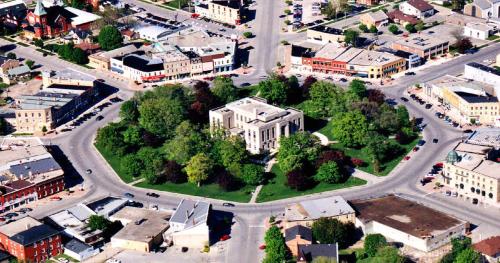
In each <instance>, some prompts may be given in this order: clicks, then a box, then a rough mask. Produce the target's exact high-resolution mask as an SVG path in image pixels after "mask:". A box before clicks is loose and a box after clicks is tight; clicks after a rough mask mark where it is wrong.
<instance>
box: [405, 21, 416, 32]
mask: <svg viewBox="0 0 500 263" xmlns="http://www.w3.org/2000/svg"><path fill="white" fill-rule="evenodd" d="M405 29H406V31H408V33H415V26H414V25H413V24H410V23H408V24H406V26H405Z"/></svg>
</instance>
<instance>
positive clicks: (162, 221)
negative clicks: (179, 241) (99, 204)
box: [111, 206, 171, 242]
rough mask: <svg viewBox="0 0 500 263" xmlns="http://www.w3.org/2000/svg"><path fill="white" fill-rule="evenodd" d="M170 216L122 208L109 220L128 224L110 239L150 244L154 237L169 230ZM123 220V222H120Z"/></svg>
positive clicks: (152, 211) (168, 214)
mask: <svg viewBox="0 0 500 263" xmlns="http://www.w3.org/2000/svg"><path fill="white" fill-rule="evenodd" d="M170 216H171V214H170V213H169V212H164V211H154V210H149V209H145V208H136V207H130V206H127V207H124V208H122V209H121V210H120V211H118V212H117V213H115V214H114V215H113V216H112V217H111V218H112V219H113V220H120V221H121V222H122V223H123V222H129V223H128V224H126V225H125V227H123V228H122V229H121V230H120V231H119V232H118V233H116V235H114V236H113V237H112V238H111V239H122V240H133V241H137V242H150V241H151V240H152V239H153V238H154V237H155V236H157V235H158V234H161V233H163V232H165V231H166V230H167V229H168V228H169V222H168V220H169V218H170ZM122 220H123V221H122Z"/></svg>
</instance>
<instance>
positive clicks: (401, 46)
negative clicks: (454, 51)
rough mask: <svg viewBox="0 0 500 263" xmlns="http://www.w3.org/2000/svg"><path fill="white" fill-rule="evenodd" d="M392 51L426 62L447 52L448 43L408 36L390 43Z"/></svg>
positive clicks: (425, 37)
mask: <svg viewBox="0 0 500 263" xmlns="http://www.w3.org/2000/svg"><path fill="white" fill-rule="evenodd" d="M391 48H392V49H395V50H401V51H406V52H409V53H413V54H417V55H419V56H420V57H421V58H423V59H425V60H427V59H431V58H433V57H437V56H441V55H444V54H446V53H447V52H448V49H449V41H448V40H444V39H440V38H434V37H429V36H423V35H416V36H410V37H408V38H405V39H401V40H398V41H395V42H393V43H392V47H391Z"/></svg>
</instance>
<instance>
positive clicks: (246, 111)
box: [209, 97, 304, 154]
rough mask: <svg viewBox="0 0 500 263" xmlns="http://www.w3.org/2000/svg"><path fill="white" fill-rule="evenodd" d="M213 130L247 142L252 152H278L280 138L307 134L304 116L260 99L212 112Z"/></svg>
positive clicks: (246, 100) (211, 122) (235, 102)
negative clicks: (301, 132)
mask: <svg viewBox="0 0 500 263" xmlns="http://www.w3.org/2000/svg"><path fill="white" fill-rule="evenodd" d="M209 119H210V128H211V131H212V132H214V131H215V130H216V129H224V130H225V131H227V132H228V133H229V134H231V135H237V136H241V137H243V138H244V139H245V142H246V148H247V150H248V151H249V152H251V153H254V154H258V153H262V152H266V151H276V150H277V149H278V148H279V138H281V136H285V137H288V136H290V135H291V134H294V133H295V132H298V131H303V130H304V114H303V113H302V111H299V110H296V109H293V108H285V109H282V108H279V107H276V106H273V105H270V104H267V103H266V100H264V99H261V98H257V97H248V98H243V99H240V100H237V101H233V102H230V103H228V104H226V105H225V106H222V107H219V108H215V109H212V110H210V112H209Z"/></svg>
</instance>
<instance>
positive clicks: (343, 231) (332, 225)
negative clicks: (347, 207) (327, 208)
mask: <svg viewBox="0 0 500 263" xmlns="http://www.w3.org/2000/svg"><path fill="white" fill-rule="evenodd" d="M355 230H356V228H355V227H354V224H353V223H351V222H349V223H345V224H344V223H342V222H340V221H339V220H337V219H333V218H326V217H322V218H320V219H318V220H316V221H314V223H313V225H312V234H313V238H314V239H315V240H317V241H318V242H319V243H321V244H335V243H338V244H339V248H346V247H347V246H348V245H349V244H350V243H351V242H352V240H353V236H354V232H355Z"/></svg>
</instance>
